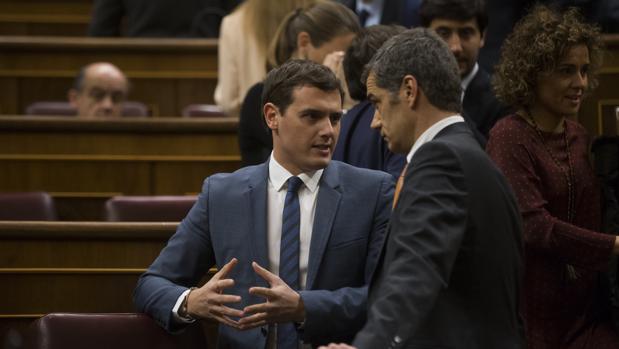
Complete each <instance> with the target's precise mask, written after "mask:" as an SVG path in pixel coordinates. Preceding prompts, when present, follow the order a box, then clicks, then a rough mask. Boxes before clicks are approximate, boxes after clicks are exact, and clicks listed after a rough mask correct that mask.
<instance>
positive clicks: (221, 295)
mask: <svg viewBox="0 0 619 349" xmlns="http://www.w3.org/2000/svg"><path fill="white" fill-rule="evenodd" d="M262 100H263V105H264V108H263V112H264V117H265V120H266V123H267V125H268V126H269V128H270V129H271V131H272V137H273V153H272V154H271V157H270V159H269V160H268V161H267V162H266V163H264V164H261V165H257V166H251V167H246V168H243V169H240V170H238V171H236V172H234V173H232V174H217V175H213V176H211V177H209V178H207V179H206V180H205V182H204V186H203V189H202V193H201V195H200V197H199V198H198V201H197V203H196V204H195V206H194V207H193V208H192V209H191V211H190V212H189V214H188V215H187V217H186V218H185V219H184V220H183V221H182V222H181V224H180V226H179V228H178V230H177V232H176V234H174V236H172V238H171V239H170V241H169V242H168V244H167V246H166V247H165V248H164V249H163V250H162V252H161V254H160V255H159V257H157V259H156V260H155V261H154V262H153V264H152V265H151V266H150V267H149V268H148V270H147V271H146V273H144V275H142V277H141V278H140V280H139V282H138V285H137V288H136V290H135V295H134V301H135V304H136V306H137V308H138V309H139V310H140V311H143V312H146V313H148V314H150V315H151V316H152V317H153V318H154V319H155V320H156V321H157V322H158V323H160V324H161V325H162V326H163V327H164V328H166V329H167V330H168V331H177V330H180V329H182V328H183V327H184V326H186V325H187V323H190V322H192V321H194V320H195V319H205V318H210V319H214V320H216V321H218V322H219V323H220V326H219V337H218V347H220V348H277V349H288V348H299V345H300V344H301V343H302V342H304V343H308V344H311V345H314V346H316V345H319V344H324V343H329V342H332V341H344V342H350V341H351V340H352V338H353V336H354V334H355V333H356V332H357V331H358V330H359V329H360V328H361V326H362V325H363V323H364V322H365V316H366V299H367V283H368V281H369V277H370V275H371V274H372V272H373V269H374V267H375V265H376V259H377V256H378V253H379V250H380V246H381V244H382V240H383V234H384V230H385V227H386V224H387V221H388V219H389V214H390V205H391V197H392V193H393V181H392V177H391V176H389V175H388V174H386V173H383V172H378V171H372V170H366V169H358V168H355V167H352V166H349V165H346V164H344V163H340V162H337V161H331V154H332V152H333V148H334V146H335V144H336V142H337V137H338V133H339V120H340V118H341V115H342V111H341V110H342V89H341V86H340V84H339V82H338V81H337V78H336V77H335V75H334V74H333V73H332V72H331V71H330V70H329V69H328V68H325V67H323V66H321V65H319V64H315V63H311V62H308V61H298V60H293V61H291V62H288V63H286V64H284V65H282V66H281V67H279V68H277V69H274V70H273V71H271V72H270V73H269V74H268V76H267V78H266V80H265V86H264V92H263V98H262ZM297 186H298V189H297ZM214 265H216V266H217V267H218V268H219V271H218V272H217V273H216V274H215V275H214V276H213V277H212V278H211V279H210V280H209V281H208V282H207V283H206V284H204V285H203V286H201V287H199V288H195V286H197V285H198V283H199V281H200V279H201V278H202V277H203V276H204V275H205V274H206V273H207V271H208V270H209V268H210V267H212V266H214Z"/></svg>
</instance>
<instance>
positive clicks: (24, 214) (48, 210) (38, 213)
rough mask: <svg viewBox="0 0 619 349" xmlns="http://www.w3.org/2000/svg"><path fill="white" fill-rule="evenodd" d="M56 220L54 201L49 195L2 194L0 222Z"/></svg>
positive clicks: (40, 193)
mask: <svg viewBox="0 0 619 349" xmlns="http://www.w3.org/2000/svg"><path fill="white" fill-rule="evenodd" d="M56 219H57V214H56V207H55V205H54V200H53V199H52V197H51V196H50V195H49V194H47V193H44V192H30V193H0V220H3V221H54V220H56Z"/></svg>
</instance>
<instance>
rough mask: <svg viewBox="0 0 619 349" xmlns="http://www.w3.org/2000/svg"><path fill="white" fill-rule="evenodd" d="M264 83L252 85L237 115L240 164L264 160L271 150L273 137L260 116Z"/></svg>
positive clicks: (257, 162)
mask: <svg viewBox="0 0 619 349" xmlns="http://www.w3.org/2000/svg"><path fill="white" fill-rule="evenodd" d="M263 90H264V83H262V82H259V83H257V84H255V85H254V86H252V87H251V88H250V89H249V91H247V94H246V95H245V99H243V104H242V105H241V114H240V116H239V134H238V136H239V149H240V150H241V166H251V165H258V164H261V163H263V162H265V161H266V160H267V159H268V158H269V156H270V155H271V151H272V150H273V137H272V136H271V131H270V130H269V128H268V126H267V124H266V122H265V121H264V118H263V116H262V91H263Z"/></svg>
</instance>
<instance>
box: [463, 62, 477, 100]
mask: <svg viewBox="0 0 619 349" xmlns="http://www.w3.org/2000/svg"><path fill="white" fill-rule="evenodd" d="M477 71H479V64H477V63H475V65H474V66H473V69H471V71H470V72H469V73H468V75H467V76H465V77H464V78H463V79H462V81H461V82H460V86H462V95H463V96H464V91H466V88H467V87H469V84H470V83H471V81H472V80H473V78H474V77H475V74H477Z"/></svg>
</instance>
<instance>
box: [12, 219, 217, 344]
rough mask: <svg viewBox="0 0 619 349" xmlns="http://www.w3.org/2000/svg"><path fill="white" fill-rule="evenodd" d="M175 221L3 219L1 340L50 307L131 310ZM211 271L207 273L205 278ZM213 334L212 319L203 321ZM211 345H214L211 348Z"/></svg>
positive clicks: (60, 309)
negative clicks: (140, 282)
mask: <svg viewBox="0 0 619 349" xmlns="http://www.w3.org/2000/svg"><path fill="white" fill-rule="evenodd" d="M176 226H177V224H176V223H103V222H101V223H97V222H90V223H89V222H19V223H15V222H0V284H2V285H5V287H1V288H0V342H4V338H3V337H4V336H5V335H6V333H7V330H8V329H17V330H19V331H20V332H23V329H24V328H25V326H27V324H28V323H29V322H31V321H32V320H35V319H37V318H38V317H40V316H41V315H43V314H46V313H50V312H134V311H135V310H134V307H133V303H132V294H133V289H134V288H135V285H136V283H137V279H138V277H139V275H140V274H141V273H142V272H143V271H144V270H145V269H146V268H147V267H148V266H149V265H150V264H151V263H152V261H153V260H154V259H155V257H156V256H157V255H158V254H159V252H160V250H161V249H162V248H163V246H164V245H165V243H166V241H167V240H168V239H169V237H170V236H172V234H173V233H174V231H175V230H176ZM210 275H212V274H208V271H205V280H206V279H208V277H210ZM206 325H207V326H206V328H207V332H208V338H209V341H211V343H213V341H214V340H215V336H216V325H215V324H214V323H212V322H207V323H206ZM212 347H214V346H212Z"/></svg>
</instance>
